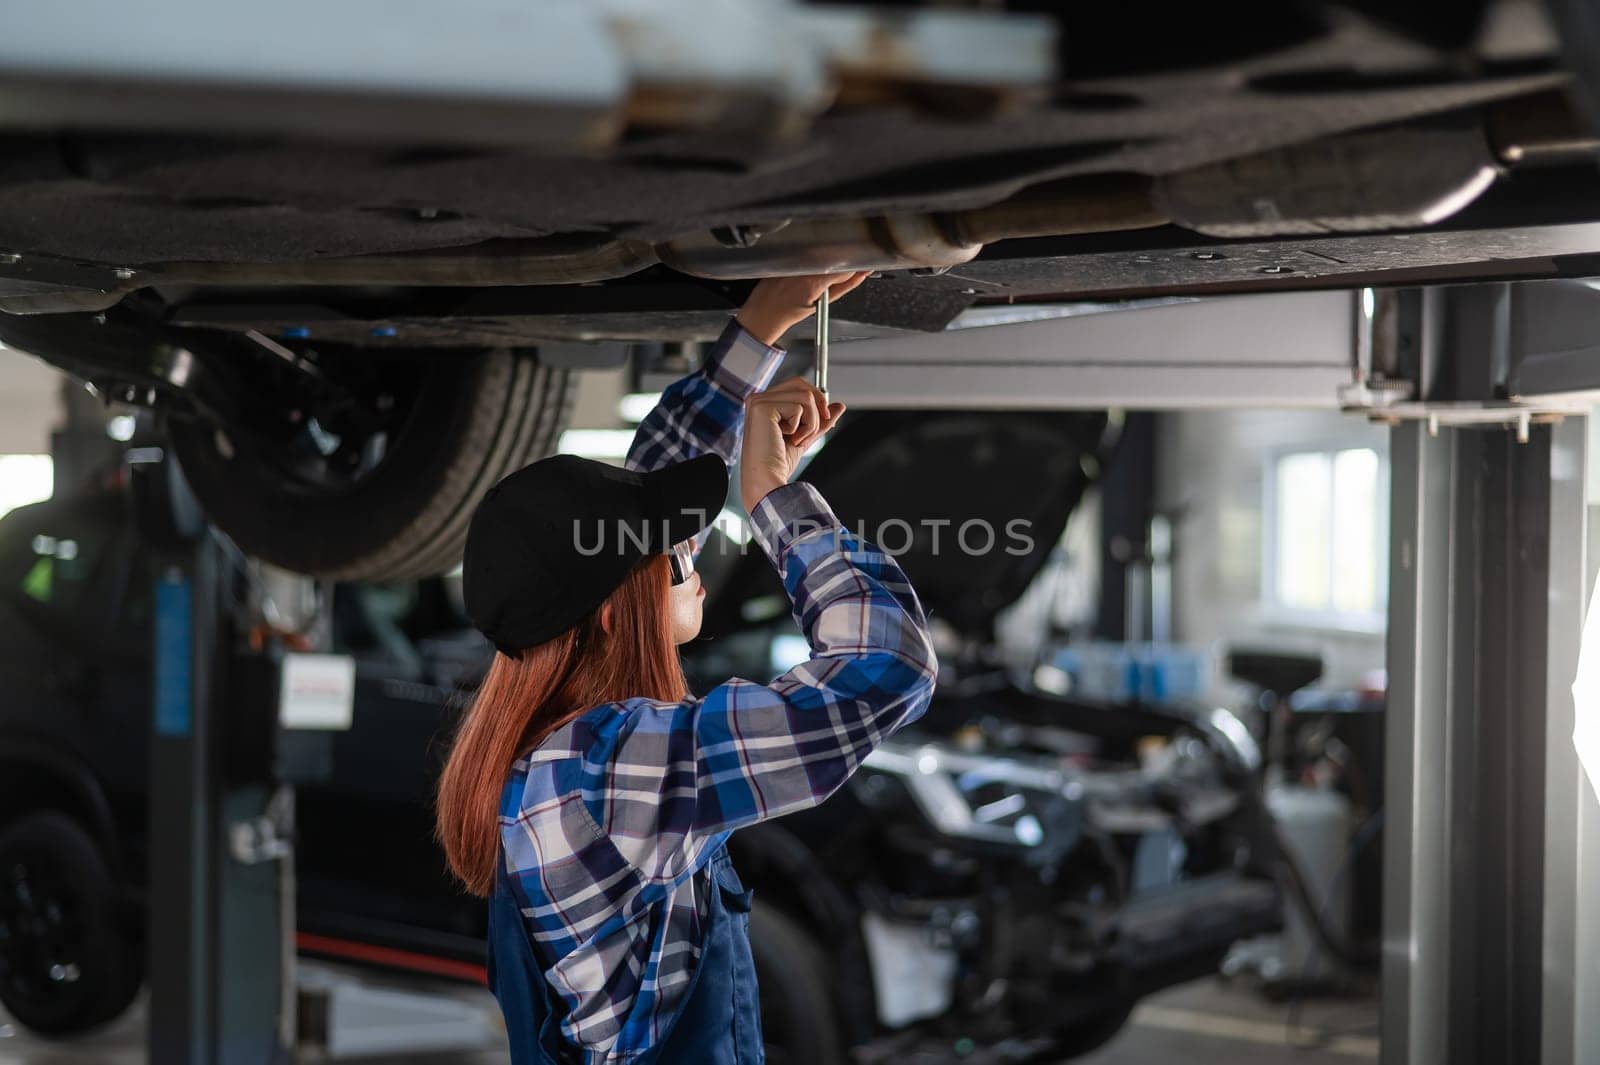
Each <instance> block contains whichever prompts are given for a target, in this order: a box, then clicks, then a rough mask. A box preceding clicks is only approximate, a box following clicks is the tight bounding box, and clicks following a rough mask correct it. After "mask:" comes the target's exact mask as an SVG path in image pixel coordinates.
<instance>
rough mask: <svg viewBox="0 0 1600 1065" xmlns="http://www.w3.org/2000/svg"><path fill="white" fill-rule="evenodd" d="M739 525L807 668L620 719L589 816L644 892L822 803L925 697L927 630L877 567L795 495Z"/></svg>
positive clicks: (833, 522) (933, 667) (900, 576)
mask: <svg viewBox="0 0 1600 1065" xmlns="http://www.w3.org/2000/svg"><path fill="white" fill-rule="evenodd" d="M751 521H752V524H753V527H754V531H755V533H756V536H757V538H758V539H759V540H760V542H761V544H762V547H763V549H764V550H765V551H766V552H767V554H768V556H769V557H770V558H771V559H772V561H773V562H774V564H775V565H776V566H777V567H778V569H779V571H780V572H781V573H782V575H783V581H784V587H785V588H786V589H787V590H788V593H789V597H790V599H791V601H792V602H793V605H794V613H795V617H796V619H797V620H798V621H799V623H800V627H801V629H802V630H803V631H804V633H805V635H806V638H807V640H808V641H809V642H810V644H811V658H810V659H809V660H808V661H806V662H804V663H802V664H800V665H799V666H796V667H795V668H794V669H792V670H790V671H789V672H787V673H785V674H783V675H782V676H780V677H778V678H777V679H776V680H774V681H772V682H771V683H770V684H765V685H763V684H755V683H752V682H750V681H744V680H734V681H730V682H728V683H726V684H722V685H719V686H718V687H717V688H715V689H713V690H712V691H711V692H710V693H708V694H707V695H706V696H705V697H704V698H702V699H691V700H688V701H686V702H683V703H680V704H677V705H662V704H645V705H644V706H642V707H638V708H636V709H635V710H634V711H633V713H632V714H631V715H630V721H629V725H628V727H627V730H626V731H627V735H626V736H625V737H622V738H621V740H620V742H619V743H618V744H617V746H616V747H615V748H614V750H613V752H612V755H613V758H612V761H611V764H610V765H608V766H606V767H605V768H604V769H601V770H600V774H599V776H597V778H596V779H595V781H594V783H596V784H600V783H602V778H603V784H604V786H605V788H606V790H607V794H606V796H605V798H604V800H603V802H602V803H599V804H597V808H598V812H599V814H600V818H599V819H600V820H601V821H602V827H603V828H604V830H605V831H606V832H607V833H608V834H609V835H610V837H611V838H612V840H613V841H615V842H616V844H617V847H618V849H619V850H620V851H622V852H623V853H624V854H625V855H626V856H627V857H628V860H629V861H630V862H631V863H632V864H633V865H634V866H635V867H636V868H638V869H640V870H641V871H642V872H643V873H644V874H645V875H646V876H650V877H652V878H656V879H657V880H658V881H674V880H679V879H681V878H682V877H684V876H686V875H688V874H689V873H691V872H692V871H693V870H694V868H695V867H696V866H697V865H698V863H699V861H700V860H701V859H702V858H703V857H704V856H705V855H706V854H708V853H710V851H709V849H708V844H714V843H716V842H717V841H718V840H719V839H720V835H721V834H723V833H726V832H728V831H731V830H732V829H735V828H739V827H741V826H744V825H749V824H753V823H755V822H757V821H763V820H766V819H768V818H773V817H778V816H781V815H783V814H787V813H792V812H794V811H796V810H801V809H804V808H806V807H809V806H815V805H817V804H818V803H820V802H822V801H823V800H824V799H826V798H827V797H828V796H829V795H832V794H833V793H834V792H835V791H836V790H838V788H839V787H840V786H841V785H842V784H843V783H844V782H845V781H846V780H847V779H848V778H849V777H850V775H851V774H852V773H854V772H855V770H856V768H857V767H858V766H859V765H860V764H861V760H862V759H863V758H864V757H865V756H866V755H867V753H868V752H870V751H871V750H872V749H873V748H874V747H876V746H877V745H878V744H879V743H880V742H881V741H882V740H884V739H885V738H886V737H888V736H889V735H891V734H892V733H893V732H894V731H895V730H896V729H899V728H900V727H901V726H903V725H905V724H906V723H908V722H910V721H914V720H915V719H916V718H918V717H920V716H921V715H922V713H923V711H925V710H926V709H927V707H928V703H929V701H930V700H931V698H932V695H933V686H934V678H935V674H936V672H937V662H936V660H935V657H934V653H933V648H932V645H931V644H930V643H929V640H928V631H927V619H926V617H925V616H924V614H923V610H922V606H921V604H920V603H919V602H918V601H917V596H916V593H915V592H914V591H913V590H912V588H911V585H910V584H909V583H908V582H907V580H906V576H905V574H904V573H903V572H902V571H901V569H900V567H899V565H897V564H896V563H895V561H894V560H893V559H892V558H891V557H889V556H888V555H887V554H885V553H883V552H882V551H880V550H879V549H877V548H876V547H874V546H872V545H871V544H869V543H867V542H865V541H864V540H861V539H859V538H858V537H856V536H854V535H853V534H851V533H850V532H848V531H847V530H845V529H844V528H842V527H841V526H840V525H839V522H838V519H837V518H836V517H834V515H833V512H832V511H831V510H830V509H829V508H828V505H827V503H826V502H824V501H823V499H822V497H821V495H819V494H818V493H817V491H816V489H815V488H813V487H812V486H811V485H808V484H804V483H796V484H789V485H785V486H783V487H781V488H778V489H776V490H775V491H773V492H772V493H771V494H769V495H768V496H767V497H766V498H765V499H763V500H762V501H761V503H760V504H758V505H757V507H756V511H755V513H754V514H752V515H751ZM595 768H596V769H599V768H600V767H595Z"/></svg>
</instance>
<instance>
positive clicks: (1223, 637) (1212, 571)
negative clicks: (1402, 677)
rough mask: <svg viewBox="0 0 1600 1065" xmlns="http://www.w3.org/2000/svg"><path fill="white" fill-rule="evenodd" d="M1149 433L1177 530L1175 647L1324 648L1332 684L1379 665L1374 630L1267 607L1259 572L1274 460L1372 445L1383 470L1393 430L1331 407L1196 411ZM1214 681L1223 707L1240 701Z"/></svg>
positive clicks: (1163, 499)
mask: <svg viewBox="0 0 1600 1065" xmlns="http://www.w3.org/2000/svg"><path fill="white" fill-rule="evenodd" d="M1156 436H1157V445H1156V446H1157V459H1156V509H1157V512H1158V513H1165V514H1168V515H1171V516H1172V518H1173V522H1174V536H1173V540H1174V545H1175V548H1174V560H1173V633H1174V637H1175V639H1177V640H1179V641H1182V642H1186V643H1194V644H1201V645H1207V646H1213V647H1215V648H1216V649H1217V650H1218V652H1219V658H1218V661H1219V663H1220V662H1221V658H1220V653H1221V652H1222V651H1223V650H1224V649H1225V648H1226V647H1227V646H1228V645H1229V644H1251V645H1254V646H1258V647H1270V648H1276V649H1282V650H1307V651H1316V652H1320V653H1321V654H1322V656H1323V660H1324V663H1325V674H1324V681H1323V684H1324V685H1325V686H1330V687H1354V686H1356V685H1358V684H1359V683H1360V682H1361V680H1362V677H1363V675H1364V674H1366V673H1368V672H1369V671H1372V670H1379V669H1382V668H1383V667H1384V657H1385V655H1384V636H1383V633H1382V632H1381V630H1377V631H1375V630H1373V629H1372V628H1370V627H1369V628H1368V629H1367V630H1366V631H1359V627H1355V626H1349V625H1340V624H1338V623H1337V622H1333V621H1330V620H1317V621H1311V620H1306V619H1286V618H1285V616H1284V615H1283V613H1282V611H1281V610H1277V609H1275V608H1274V607H1273V606H1272V605H1271V604H1270V603H1268V602H1267V601H1266V599H1267V596H1266V594H1265V590H1264V574H1265V572H1266V567H1267V565H1268V561H1267V545H1268V542H1269V538H1270V537H1271V536H1272V535H1273V534H1272V532H1271V531H1270V529H1269V525H1270V519H1269V516H1268V496H1269V493H1268V479H1269V476H1270V473H1269V471H1270V470H1271V469H1272V468H1273V463H1274V461H1275V460H1276V459H1277V458H1278V457H1279V456H1282V455H1284V454H1286V453H1292V452H1301V451H1337V450H1340V449H1345V448H1372V449H1373V450H1375V451H1377V452H1378V454H1379V456H1380V458H1381V460H1382V464H1383V467H1384V468H1385V469H1386V468H1387V458H1388V431H1387V430H1386V429H1383V428H1381V427H1378V426H1374V425H1372V424H1370V423H1368V422H1366V421H1364V420H1362V419H1359V418H1353V417H1348V416H1345V415H1342V414H1339V413H1337V412H1334V411H1226V412H1220V411H1203V412H1185V413H1179V414H1168V415H1162V416H1161V420H1160V422H1159V424H1158V426H1157V433H1156ZM1383 542H1384V543H1386V542H1387V539H1386V536H1385V538H1384V540H1383ZM1334 576H1335V579H1338V575H1337V574H1335V575H1334ZM1216 680H1217V683H1216V691H1215V693H1214V694H1215V695H1216V696H1217V697H1218V698H1219V699H1225V700H1232V699H1234V698H1236V697H1238V696H1239V695H1240V694H1241V689H1240V688H1238V687H1237V686H1236V685H1234V684H1233V683H1232V682H1231V681H1230V680H1229V678H1227V677H1226V676H1223V675H1221V672H1220V670H1219V671H1218V676H1217V678H1216Z"/></svg>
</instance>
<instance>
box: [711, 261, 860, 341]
mask: <svg viewBox="0 0 1600 1065" xmlns="http://www.w3.org/2000/svg"><path fill="white" fill-rule="evenodd" d="M870 273H871V271H869V270H856V271H854V272H852V273H843V274H805V275H802V276H800V277H768V278H763V279H762V280H761V281H759V282H758V283H757V284H756V287H755V289H754V290H753V291H751V293H750V298H749V299H747V300H745V301H744V306H743V307H742V308H740V310H739V315H738V317H739V324H740V325H742V326H744V328H745V331H746V332H748V333H749V334H750V335H751V336H753V337H755V338H756V339H757V340H759V341H761V343H763V344H776V343H777V342H778V338H779V337H781V336H782V335H783V334H784V333H786V332H788V330H789V329H790V328H791V327H792V326H795V325H798V324H800V323H801V322H803V321H805V320H806V319H807V318H809V317H811V313H812V312H813V311H815V310H816V309H817V300H818V299H819V298H821V296H822V290H823V289H827V290H828V299H829V301H830V302H831V301H833V300H836V299H838V298H839V297H840V296H843V295H844V294H845V293H846V292H849V291H850V290H851V289H853V288H855V287H856V286H857V285H859V284H861V282H863V281H865V280H866V279H867V277H868V275H869V274H870Z"/></svg>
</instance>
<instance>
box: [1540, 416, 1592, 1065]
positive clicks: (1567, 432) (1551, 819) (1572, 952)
mask: <svg viewBox="0 0 1600 1065" xmlns="http://www.w3.org/2000/svg"><path fill="white" fill-rule="evenodd" d="M1585 423H1587V424H1585ZM1553 449H1554V450H1553V453H1552V455H1551V482H1552V483H1551V489H1552V490H1551V499H1550V534H1551V535H1550V569H1551V574H1552V579H1551V582H1550V617H1549V637H1548V644H1549V659H1550V660H1549V671H1550V679H1549V688H1550V703H1549V718H1548V728H1547V730H1546V737H1545V739H1546V746H1545V752H1546V753H1545V809H1546V811H1547V817H1546V822H1545V832H1544V858H1545V867H1544V894H1545V912H1544V929H1543V936H1542V944H1543V950H1544V973H1545V983H1544V999H1543V1002H1542V1004H1541V1006H1542V1009H1541V1016H1542V1022H1543V1025H1542V1026H1543V1050H1544V1063H1545V1065H1567V1063H1569V1062H1590V1061H1600V912H1596V907H1595V905H1594V901H1593V900H1595V899H1597V898H1600V801H1597V800H1596V797H1595V789H1594V788H1593V787H1591V786H1590V783H1589V781H1587V780H1585V779H1584V772H1583V768H1582V766H1581V765H1580V764H1579V762H1578V757H1577V751H1576V749H1575V748H1574V746H1573V742H1572V732H1573V726H1574V724H1575V713H1576V707H1575V706H1574V703H1573V698H1572V693H1571V691H1570V689H1568V688H1567V685H1569V684H1571V682H1572V674H1573V670H1574V665H1573V663H1575V662H1576V661H1577V657H1578V647H1579V638H1580V636H1581V634H1582V631H1583V619H1584V611H1585V609H1586V607H1587V605H1588V603H1589V602H1590V601H1591V597H1592V595H1593V589H1594V585H1595V575H1596V570H1597V568H1600V419H1597V418H1595V417H1593V416H1591V417H1589V418H1586V419H1569V420H1568V421H1567V422H1566V423H1565V424H1563V425H1561V426H1559V427H1558V428H1557V429H1556V432H1555V438H1554V442H1553ZM1567 573H1576V574H1579V575H1581V578H1580V579H1578V580H1564V579H1557V578H1556V575H1557V574H1567ZM1590 709H1591V712H1592V711H1593V710H1594V709H1596V708H1590ZM1586 903H1587V904H1586Z"/></svg>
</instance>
